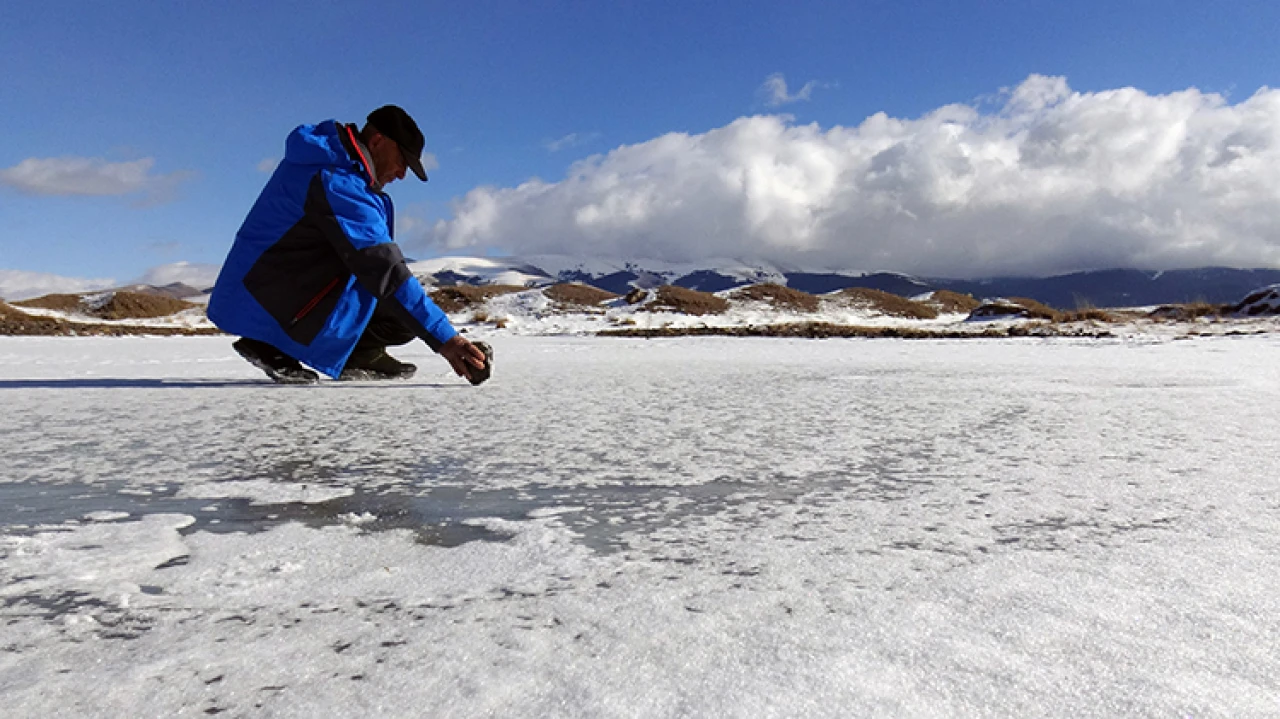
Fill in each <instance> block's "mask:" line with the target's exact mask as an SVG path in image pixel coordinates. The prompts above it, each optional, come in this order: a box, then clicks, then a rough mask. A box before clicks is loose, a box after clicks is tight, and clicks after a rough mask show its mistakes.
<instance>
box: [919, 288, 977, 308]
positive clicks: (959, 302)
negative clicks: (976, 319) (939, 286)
mask: <svg viewBox="0 0 1280 719" xmlns="http://www.w3.org/2000/svg"><path fill="white" fill-rule="evenodd" d="M922 304H925V305H928V306H930V307H932V308H934V309H936V310H938V312H939V313H942V314H959V313H964V312H972V311H974V310H975V309H977V308H978V306H979V305H981V304H982V302H981V301H979V300H977V299H975V298H974V296H973V295H962V294H960V293H959V292H952V291H951V290H935V291H934V292H933V295H931V296H930V297H929V299H927V300H925V301H924V302H923V303H922Z"/></svg>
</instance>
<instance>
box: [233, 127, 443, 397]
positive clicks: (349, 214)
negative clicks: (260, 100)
mask: <svg viewBox="0 0 1280 719" xmlns="http://www.w3.org/2000/svg"><path fill="white" fill-rule="evenodd" d="M376 177H377V172H376V169H375V168H374V167H373V160H372V157H371V156H370V155H369V150H368V148H366V147H364V146H363V145H362V144H361V143H360V138H359V133H358V132H356V130H355V127H354V126H353V125H340V124H338V123H336V122H334V121H333V120H328V121H326V122H322V123H320V124H319V125H302V126H301V127H298V128H297V129H295V130H294V131H293V132H292V133H290V135H289V139H288V140H287V141H286V143H285V154H284V160H283V161H282V162H281V163H280V166H279V167H277V168H276V171H275V174H273V175H272V176H271V179H270V180H269V181H268V182H267V186H266V187H265V188H263V190H262V194H261V195H259V196H258V201H257V202H256V203H254V205H253V209H251V210H250V211H249V215H248V217H246V218H245V220H244V224H243V225H242V226H241V227H240V231H239V232H237V233H236V239H235V244H233V245H232V247H231V252H230V254H228V256H227V260H226V262H225V263H223V265H222V271H221V272H220V273H219V275H218V282H217V284H216V285H214V288H213V294H212V296H211V297H210V298H209V319H210V320H212V321H213V323H214V324H216V325H217V326H218V327H219V328H221V329H222V330H223V331H225V332H228V333H230V334H234V335H240V336H242V337H249V338H252V339H256V340H260V341H262V342H266V343H268V344H271V345H274V346H276V347H278V348H280V349H281V350H282V351H284V352H285V353H286V354H288V355H290V356H293V357H296V358H297V359H298V360H300V361H302V362H305V363H306V364H308V365H311V366H312V367H314V368H316V369H317V370H319V371H321V372H323V373H325V374H327V375H329V376H330V377H337V376H338V374H339V373H341V372H342V367H343V365H344V364H346V361H347V357H348V356H349V355H350V354H351V350H352V349H353V348H354V347H355V344H356V341H357V340H358V339H359V338H360V334H361V333H362V332H363V331H364V328H365V326H366V325H367V324H368V323H369V318H370V317H371V316H372V315H373V310H374V307H375V306H376V305H377V303H379V302H385V303H387V306H388V307H390V308H391V309H392V310H393V311H394V312H395V313H396V314H397V315H399V316H400V319H401V321H402V322H403V323H404V324H405V326H407V327H410V328H412V329H413V330H414V331H415V332H416V333H417V335H418V336H419V337H421V338H422V339H423V340H424V341H425V342H426V343H427V344H428V345H430V346H431V348H432V349H434V350H437V351H438V350H439V349H440V346H441V345H443V344H444V343H445V342H448V341H449V339H450V338H452V337H453V336H454V335H456V334H457V331H456V330H455V329H454V328H453V326H452V325H450V324H449V319H448V318H447V317H446V316H445V314H444V312H442V311H441V310H440V308H439V307H436V305H435V303H433V302H432V301H431V299H430V298H429V297H427V294H426V292H424V291H423V289H422V285H421V284H420V283H419V282H418V280H417V278H415V277H414V276H413V274H412V273H411V272H409V268H408V266H407V265H406V264H405V261H404V255H403V254H401V252H400V248H399V247H398V246H397V245H396V243H395V242H394V240H393V239H392V231H393V230H392V228H393V225H394V221H395V214H394V210H393V209H392V206H391V198H390V197H388V196H387V195H386V194H384V193H383V192H381V190H380V188H378V187H377V185H376V179H375V178H376Z"/></svg>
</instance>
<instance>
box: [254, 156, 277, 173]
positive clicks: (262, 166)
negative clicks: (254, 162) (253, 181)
mask: <svg viewBox="0 0 1280 719" xmlns="http://www.w3.org/2000/svg"><path fill="white" fill-rule="evenodd" d="M279 164H280V158H278V157H264V158H262V159H261V160H259V161H258V172H275V171H276V165H279Z"/></svg>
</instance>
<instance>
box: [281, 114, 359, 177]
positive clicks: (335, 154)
mask: <svg viewBox="0 0 1280 719" xmlns="http://www.w3.org/2000/svg"><path fill="white" fill-rule="evenodd" d="M284 159H286V160H288V161H289V162H292V163H295V164H298V165H340V166H345V165H348V164H350V163H351V158H350V157H349V156H348V155H347V150H346V148H344V147H343V146H342V140H341V139H340V138H339V136H338V123H337V122H335V121H334V120H325V121H324V122H322V123H320V124H318V125H299V126H298V127H297V128H295V129H294V131H293V132H291V133H289V138H288V139H287V140H285V142H284Z"/></svg>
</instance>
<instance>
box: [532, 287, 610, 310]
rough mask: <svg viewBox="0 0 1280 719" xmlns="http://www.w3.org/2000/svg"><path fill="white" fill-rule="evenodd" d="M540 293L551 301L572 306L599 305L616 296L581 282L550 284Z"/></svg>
mask: <svg viewBox="0 0 1280 719" xmlns="http://www.w3.org/2000/svg"><path fill="white" fill-rule="evenodd" d="M542 294H544V295H546V296H547V299H549V300H551V301H552V302H555V303H557V304H560V305H567V306H572V307H599V306H600V303H602V302H608V301H609V300H612V299H617V297H618V296H617V295H615V294H613V293H612V292H608V291H605V290H602V289H600V288H599V287H592V286H591V285H584V284H582V283H581V282H561V283H559V284H555V285H551V286H550V287H548V288H546V289H544V290H543V291H542Z"/></svg>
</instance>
